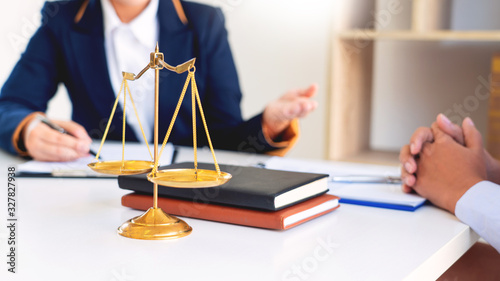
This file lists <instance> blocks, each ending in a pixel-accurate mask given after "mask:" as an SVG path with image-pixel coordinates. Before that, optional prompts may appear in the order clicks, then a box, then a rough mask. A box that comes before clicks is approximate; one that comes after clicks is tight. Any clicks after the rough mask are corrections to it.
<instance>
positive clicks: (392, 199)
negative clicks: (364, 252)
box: [265, 157, 426, 211]
mask: <svg viewBox="0 0 500 281" xmlns="http://www.w3.org/2000/svg"><path fill="white" fill-rule="evenodd" d="M265 167H266V168H267V169H275V170H285V171H297V172H310V173H324V174H329V175H330V181H329V183H328V188H329V189H330V191H329V192H328V193H330V194H333V195H336V196H338V197H340V198H341V199H340V203H347V204H356V205H364V206H372V207H380V208H388V209H395V210H404V211H414V210H416V209H417V208H419V207H420V206H422V205H423V204H424V203H425V201H426V200H425V198H423V197H420V196H418V195H416V194H408V193H404V192H403V191H402V190H401V186H400V184H390V183H375V182H374V183H366V182H364V183H356V182H352V183H341V182H334V181H333V178H334V177H338V176H343V177H353V176H362V177H365V176H366V177H367V176H375V177H380V178H397V177H399V176H400V171H399V167H395V166H383V165H369V164H358V163H347V162H334V161H321V160H300V159H291V158H286V157H272V158H270V159H269V160H268V161H267V162H266V163H265Z"/></svg>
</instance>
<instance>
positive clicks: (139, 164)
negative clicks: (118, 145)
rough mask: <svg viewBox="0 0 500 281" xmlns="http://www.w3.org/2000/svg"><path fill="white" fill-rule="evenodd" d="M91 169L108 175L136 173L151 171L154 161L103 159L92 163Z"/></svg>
mask: <svg viewBox="0 0 500 281" xmlns="http://www.w3.org/2000/svg"><path fill="white" fill-rule="evenodd" d="M87 166H89V168H90V169H92V170H94V171H96V172H98V173H102V174H108V175H135V174H142V173H147V172H151V170H152V169H153V167H154V162H152V161H143V160H126V161H121V160H117V161H102V162H94V163H90V164H88V165H87Z"/></svg>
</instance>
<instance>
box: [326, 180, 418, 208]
mask: <svg viewBox="0 0 500 281" xmlns="http://www.w3.org/2000/svg"><path fill="white" fill-rule="evenodd" d="M329 188H330V192H328V193H330V194H334V195H336V196H339V197H340V198H341V199H340V203H346V204H356V205H363V206H371V207H378V208H387V209H394V210H402V211H415V210H416V209H418V208H419V207H420V206H422V205H423V204H424V203H425V201H426V199H425V198H423V197H421V196H418V195H416V194H408V193H404V192H403V191H402V190H401V186H400V185H399V184H380V183H330V184H329Z"/></svg>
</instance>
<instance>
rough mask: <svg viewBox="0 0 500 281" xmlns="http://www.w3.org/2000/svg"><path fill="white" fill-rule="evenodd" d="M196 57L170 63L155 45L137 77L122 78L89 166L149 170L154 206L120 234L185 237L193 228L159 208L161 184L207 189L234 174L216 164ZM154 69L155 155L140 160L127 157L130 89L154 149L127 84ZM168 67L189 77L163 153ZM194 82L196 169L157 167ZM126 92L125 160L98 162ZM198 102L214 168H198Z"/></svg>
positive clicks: (104, 170) (121, 172)
mask: <svg viewBox="0 0 500 281" xmlns="http://www.w3.org/2000/svg"><path fill="white" fill-rule="evenodd" d="M195 61H196V59H195V58H194V59H191V60H189V61H187V62H185V63H183V64H180V65H178V66H176V67H173V66H170V65H169V64H167V63H166V62H165V61H164V57H163V53H160V52H159V47H158V43H157V44H156V48H155V51H154V52H152V53H151V54H150V61H149V64H148V65H147V66H146V67H145V68H144V69H143V70H141V72H139V74H137V76H136V75H135V74H133V73H128V72H123V81H122V86H121V87H120V92H119V93H118V95H117V98H116V100H115V103H114V106H113V110H112V111H111V116H110V118H109V121H108V124H107V126H106V130H105V132H104V136H103V138H102V141H101V145H100V147H99V151H98V152H97V155H96V158H95V160H94V161H97V162H92V163H90V164H89V165H88V166H89V167H90V168H91V169H93V170H94V171H96V172H99V173H105V174H114V175H131V174H141V173H147V172H150V173H149V174H148V176H147V178H148V180H149V181H151V182H152V183H153V186H154V187H153V207H151V208H149V209H148V210H147V211H146V212H145V213H144V214H142V215H140V216H138V217H135V218H132V219H130V220H128V221H127V222H125V223H123V224H122V225H121V226H120V227H119V228H118V234H120V235H122V236H124V237H128V238H134V239H145V240H162V239H174V238H180V237H184V236H186V235H189V234H190V233H191V231H192V228H191V226H189V225H188V224H187V223H186V222H184V221H183V220H181V219H179V218H177V217H175V216H171V215H168V214H166V213H165V212H164V211H163V210H162V209H161V208H158V185H163V186H169V187H176V188H206V187H214V186H219V185H222V184H224V183H226V182H228V181H229V180H230V179H231V174H229V173H226V172H223V171H221V170H220V168H219V165H218V163H217V159H216V158H215V153H214V149H213V146H212V141H211V139H210V134H209V132H208V127H207V123H206V120H205V115H204V113H203V108H202V106H201V100H200V96H199V93H198V88H197V86H196V81H195V75H194V73H195V71H196V68H195V66H194V63H195ZM150 68H151V69H154V70H155V103H154V104H155V105H154V106H155V110H154V117H155V118H154V154H153V155H152V161H139V160H125V156H124V155H125V122H126V119H125V117H126V110H125V106H126V97H127V91H128V95H129V97H130V100H131V102H132V105H133V106H134V111H135V113H136V116H137V119H138V122H139V126H140V127H141V131H142V134H143V137H144V140H145V142H146V145H147V146H148V150H149V153H150V155H151V150H150V149H149V144H148V141H147V139H146V136H145V134H144V130H143V129H142V125H141V122H140V120H139V116H138V114H137V110H136V108H135V104H134V100H133V98H132V94H131V93H130V89H129V87H128V82H127V80H130V81H134V80H136V79H139V78H140V77H141V76H142V75H143V74H144V73H145V72H146V71H147V70H149V69H150ZM163 68H166V69H168V70H170V71H173V72H176V73H177V74H181V73H184V72H186V71H187V72H188V77H187V79H186V82H185V84H184V88H183V89H182V93H181V95H180V97H179V101H178V102H177V106H176V109H175V111H174V114H173V117H172V120H171V121H170V125H169V128H168V130H167V133H166V135H165V138H164V141H163V145H162V148H161V150H160V153H158V116H159V109H158V105H159V76H160V74H159V73H160V70H161V69H163ZM189 83H191V101H192V117H193V150H194V168H193V169H167V170H161V171H159V170H158V165H159V163H158V161H159V159H160V156H161V154H162V152H163V149H164V148H165V145H166V143H167V141H168V138H169V136H170V133H171V132H172V128H173V125H174V123H175V119H176V118H177V114H178V112H179V109H180V106H181V104H182V101H183V99H184V96H185V93H186V90H187V88H188V86H189ZM122 89H123V91H124V102H123V133H122V160H121V161H119V160H118V161H102V162H99V161H98V160H99V154H100V153H101V149H102V147H103V144H104V142H105V140H106V136H107V133H108V130H109V127H110V124H111V120H112V119H113V116H114V113H115V110H116V107H117V104H118V99H119V97H120V93H121V91H122ZM196 105H198V108H199V111H200V115H201V118H202V121H203V125H204V128H205V132H206V135H207V139H208V144H209V146H210V150H211V152H212V156H213V159H214V165H215V171H213V170H203V169H198V161H197V139H196Z"/></svg>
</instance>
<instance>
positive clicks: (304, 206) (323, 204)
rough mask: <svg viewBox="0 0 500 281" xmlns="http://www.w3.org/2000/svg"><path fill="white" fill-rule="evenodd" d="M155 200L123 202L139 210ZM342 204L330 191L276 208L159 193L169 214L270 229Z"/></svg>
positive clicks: (129, 197) (130, 196)
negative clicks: (191, 199)
mask: <svg viewBox="0 0 500 281" xmlns="http://www.w3.org/2000/svg"><path fill="white" fill-rule="evenodd" d="M152 204H153V197H152V196H151V195H142V194H136V193H131V194H127V195H124V196H123V197H122V205H123V206H126V207H130V208H134V209H138V210H147V209H149V208H150V207H151V206H152ZM339 206H340V205H339V198H338V197H337V196H333V195H330V194H323V195H320V196H318V197H314V198H312V199H309V200H307V201H303V202H301V203H298V204H295V205H293V206H290V207H287V208H284V209H281V210H279V211H274V212H273V211H260V210H254V209H245V208H238V207H232V206H225V205H217V204H209V203H198V202H193V201H187V200H180V199H173V198H168V197H158V207H159V208H161V209H162V210H163V211H165V212H166V213H167V214H171V215H177V216H183V217H191V218H197V219H204V220H211V221H219V222H225V223H232V224H240V225H247V226H253V227H261V228H270V229H288V228H291V227H294V226H296V225H299V224H301V223H304V222H306V221H309V220H312V219H314V218H316V217H319V216H321V215H324V214H326V213H329V212H331V211H333V210H335V209H337V208H338V207H339Z"/></svg>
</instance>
